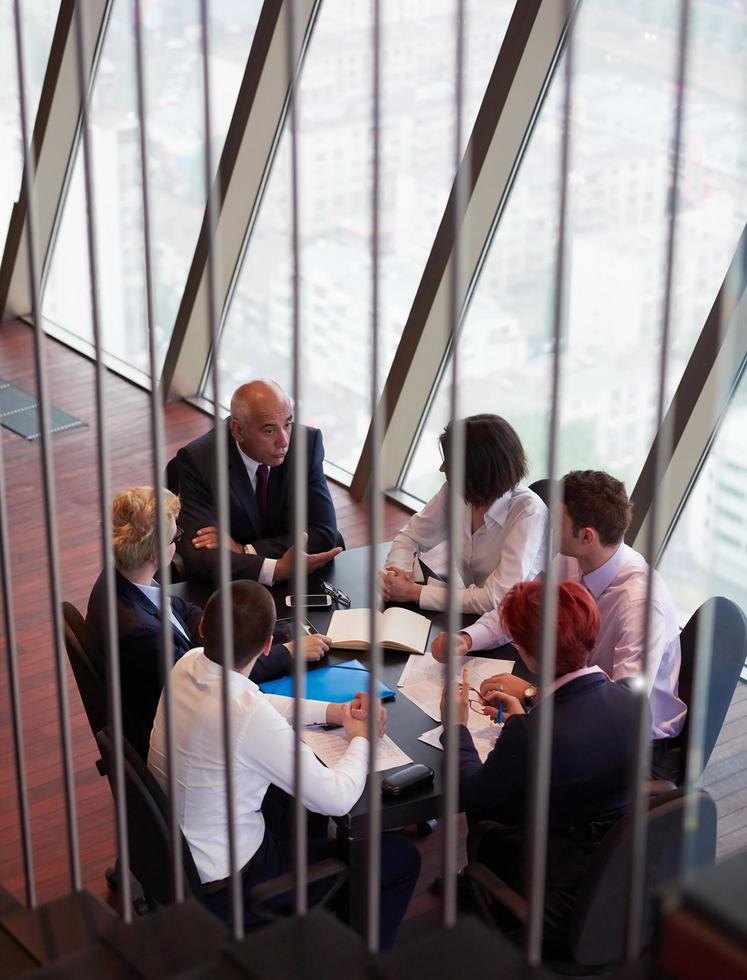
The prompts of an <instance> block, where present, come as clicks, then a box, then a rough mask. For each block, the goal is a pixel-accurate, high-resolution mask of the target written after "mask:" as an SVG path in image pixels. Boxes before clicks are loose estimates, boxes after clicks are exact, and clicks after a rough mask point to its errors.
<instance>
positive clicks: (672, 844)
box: [570, 790, 716, 967]
mask: <svg viewBox="0 0 747 980" xmlns="http://www.w3.org/2000/svg"><path fill="white" fill-rule="evenodd" d="M696 793H697V796H696V800H695V808H694V811H693V812H694V813H696V814H697V820H696V821H695V822H694V823H693V824H692V827H691V834H692V836H689V838H688V841H687V848H688V850H687V855H688V858H687V860H688V864H687V866H688V870H691V869H692V870H696V869H698V868H704V867H706V866H708V865H711V864H713V863H714V861H715V858H716V804H715V803H714V802H713V800H712V799H711V797H710V796H709V795H708V794H707V793H706V792H705V791H703V790H697V791H696ZM684 812H685V795H684V792H683V791H682V790H675V791H673V792H670V793H666V794H664V795H662V796H655V797H652V798H651V799H650V800H649V804H648V818H647V822H646V823H647V846H646V861H645V885H644V901H643V908H642V909H641V914H642V916H643V919H642V922H643V933H642V935H643V937H644V941H645V942H646V943H648V942H650V940H651V938H652V931H653V924H654V900H655V897H656V894H657V892H658V891H659V890H660V889H661V887H662V886H663V885H665V884H666V883H667V882H668V881H671V880H673V879H676V878H677V877H678V876H679V874H680V872H681V870H682V858H683V847H684V844H685V838H684V821H683V816H684ZM632 836H633V823H632V814H630V813H629V814H626V816H624V817H622V818H621V819H620V820H619V821H618V822H617V823H616V824H615V825H614V826H613V827H612V828H611V830H609V831H608V832H607V834H606V835H605V837H604V839H603V840H602V843H601V844H600V846H599V849H598V850H597V852H596V853H595V855H594V858H593V860H592V862H591V865H590V866H589V869H588V872H587V874H586V876H585V878H584V883H583V887H582V890H581V893H580V894H579V897H578V902H577V904H576V907H575V909H574V912H573V917H572V922H571V928H570V953H571V956H572V957H573V959H574V960H575V961H576V962H577V963H581V964H582V965H584V966H591V967H598V966H602V965H604V964H609V963H613V962H619V961H622V960H623V959H624V954H625V940H626V914H627V902H628V887H629V885H630V864H631V855H632Z"/></svg>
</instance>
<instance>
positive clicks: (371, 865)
mask: <svg viewBox="0 0 747 980" xmlns="http://www.w3.org/2000/svg"><path fill="white" fill-rule="evenodd" d="M372 14H373V18H372V25H371V47H372V56H373V59H372V60H373V65H372V78H371V81H372V100H371V141H372V171H371V429H372V433H373V436H372V438H373V445H374V452H373V457H372V461H371V482H370V484H369V494H370V497H369V528H370V535H369V539H370V542H371V547H370V553H369V562H368V608H369V609H370V610H371V619H370V624H371V650H370V654H369V670H370V684H369V695H370V701H371V705H372V706H373V705H374V703H375V698H376V692H377V691H378V687H379V675H380V674H381V646H380V643H379V630H378V620H377V617H376V609H377V608H378V605H379V590H378V585H377V574H378V561H377V547H376V546H377V544H378V543H379V540H380V538H381V533H382V526H383V503H384V502H383V488H382V487H381V485H380V484H381V465H380V461H379V451H380V448H381V408H380V406H379V372H380V369H381V338H380V330H379V327H380V322H379V318H380V291H379V276H380V272H381V261H380V260H381V254H380V248H379V244H380V243H379V236H380V234H381V201H380V193H381V186H380V185H381V181H380V177H381V143H380V138H381V36H382V25H381V0H373V4H372ZM377 714H378V713H377V712H376V711H375V710H371V712H370V714H369V719H368V741H369V745H370V750H369V769H368V791H369V800H370V810H369V822H368V949H369V952H371V953H376V952H377V951H378V948H379V925H380V922H379V920H380V912H379V893H380V891H381V776H380V774H379V773H378V772H377V769H376V767H377V762H378V741H379V738H378V735H379V733H378V717H377Z"/></svg>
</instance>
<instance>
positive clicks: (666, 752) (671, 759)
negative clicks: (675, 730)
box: [651, 738, 684, 785]
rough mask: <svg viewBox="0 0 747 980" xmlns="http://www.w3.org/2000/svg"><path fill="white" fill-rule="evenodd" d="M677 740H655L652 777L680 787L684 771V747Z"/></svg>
mask: <svg viewBox="0 0 747 980" xmlns="http://www.w3.org/2000/svg"><path fill="white" fill-rule="evenodd" d="M677 743H678V739H675V738H655V739H654V740H653V742H652V743H651V775H652V776H653V778H654V779H666V780H669V782H672V783H675V784H677V785H679V784H680V783H681V782H682V777H683V776H684V773H683V771H682V766H683V758H682V747H681V746H680V745H678V744H677Z"/></svg>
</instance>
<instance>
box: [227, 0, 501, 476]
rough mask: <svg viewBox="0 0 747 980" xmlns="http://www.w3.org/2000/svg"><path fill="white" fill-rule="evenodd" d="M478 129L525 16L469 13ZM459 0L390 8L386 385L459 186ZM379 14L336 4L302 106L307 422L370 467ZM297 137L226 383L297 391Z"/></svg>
mask: <svg viewBox="0 0 747 980" xmlns="http://www.w3.org/2000/svg"><path fill="white" fill-rule="evenodd" d="M465 6H466V9H467V20H466V52H465V64H466V66H467V69H466V71H467V77H466V79H465V89H466V91H465V118H464V132H465V134H469V131H470V129H471V126H472V123H473V122H474V118H475V115H476V114H477V109H478V107H479V104H480V100H481V98H482V95H483V92H484V89H485V86H486V84H487V81H488V78H489V77H490V72H491V71H492V68H493V65H494V64H495V59H496V57H497V54H498V51H499V49H500V45H501V41H502V39H503V35H504V33H505V30H506V26H507V24H508V20H509V17H510V14H511V10H512V7H513V4H512V3H509V2H508V0H501V2H495V3H491V4H480V3H478V2H476V0H470V2H468V3H466V4H465ZM454 9H455V5H454V3H453V0H419V2H413V3H408V4H404V3H402V2H401V0H387V2H385V3H383V4H382V21H383V42H382V48H383V59H382V61H383V64H382V106H381V114H382V126H381V137H382V138H381V319H380V323H381V341H382V380H383V378H384V377H385V372H386V371H387V370H388V368H389V365H390V363H391V359H392V357H393V355H394V351H395V349H396V346H397V343H398V342H399V338H400V336H401V333H402V329H403V327H404V324H405V321H406V320H407V315H408V312H409V309H410V305H411V304H412V300H413V298H414V296H415V291H416V289H417V286H418V283H419V280H420V276H421V274H422V271H423V267H424V265H425V262H426V259H427V257H428V252H429V249H430V247H431V243H432V241H433V238H434V236H435V233H436V229H437V228H438V224H439V222H440V220H441V216H442V214H443V209H444V206H445V204H446V200H447V197H448V194H449V191H450V189H451V183H452V180H453V175H454V167H453V158H454V152H453V146H454V143H453V140H454V136H453V126H454V122H453V117H454V110H453V99H454V96H453V82H452V81H451V79H452V77H453V67H454ZM370 16H371V10H370V5H369V4H358V3H350V2H349V0H324V3H323V4H322V6H321V9H320V12H319V15H318V21H317V24H316V26H315V28H314V33H313V36H312V39H311V45H310V48H309V51H308V54H307V57H306V63H305V65H304V69H303V75H302V79H301V85H300V94H299V99H298V110H299V111H298V118H299V165H300V178H299V185H300V194H299V198H300V239H301V246H300V260H301V272H302V295H301V319H302V331H303V338H304V339H303V343H304V365H303V366H304V371H305V375H304V376H305V403H304V406H303V408H304V419H303V421H305V422H308V423H311V424H314V425H318V426H320V427H321V428H322V430H323V432H324V437H325V444H326V448H327V458H328V459H330V460H332V461H333V462H334V463H336V464H337V465H338V466H340V467H342V468H343V469H347V470H348V471H352V470H353V469H354V468H355V464H356V462H357V460H358V456H359V454H360V450H361V446H362V444H363V440H364V438H365V435H366V431H367V429H368V425H369V421H370V322H371V267H370V250H371V240H370V239H371V186H370V182H371V155H372V141H371V86H372V83H371V72H372V68H371V22H370ZM289 208H290V171H289V133H288V132H287V130H286V131H285V132H284V134H283V136H282V138H281V140H280V144H279V147H278V150H277V153H276V157H275V160H274V162H273V169H272V173H271V176H270V179H269V182H268V186H267V190H266V193H265V197H264V200H263V202H262V204H261V208H260V211H259V214H258V217H257V220H256V223H255V225H254V228H253V231H252V233H251V238H250V240H249V242H248V245H247V249H246V254H245V258H244V262H243V266H242V269H241V271H240V274H239V276H238V280H237V285H236V288H235V291H234V294H233V297H232V299H231V302H230V306H229V310H228V314H227V318H226V323H225V327H224V330H223V335H222V341H221V348H220V352H219V367H220V372H221V388H222V390H223V391H224V392H226V394H227V395H228V394H229V393H230V392H231V391H232V390H233V389H234V388H236V387H237V386H238V385H239V384H241V383H242V382H245V381H247V380H249V379H250V378H253V377H262V376H269V377H272V378H274V379H275V380H277V381H278V382H279V383H280V384H281V385H283V386H284V387H286V388H290V381H291V374H292V354H291V344H292V285H291V269H292V261H293V257H292V254H291V251H290V242H291V235H290V212H289Z"/></svg>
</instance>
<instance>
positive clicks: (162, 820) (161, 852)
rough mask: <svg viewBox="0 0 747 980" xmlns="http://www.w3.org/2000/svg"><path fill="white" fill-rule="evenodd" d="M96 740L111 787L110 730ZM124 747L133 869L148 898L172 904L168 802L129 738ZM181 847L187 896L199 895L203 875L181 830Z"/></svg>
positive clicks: (112, 755)
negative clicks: (200, 874)
mask: <svg viewBox="0 0 747 980" xmlns="http://www.w3.org/2000/svg"><path fill="white" fill-rule="evenodd" d="M96 741H97V743H98V746H99V751H100V752H101V758H102V759H103V760H104V765H105V766H106V771H107V773H108V774H109V784H110V786H111V785H112V780H113V778H114V776H113V773H114V746H113V744H112V739H111V733H110V731H109V729H108V728H105V729H104V730H103V731H100V732H99V733H98V734H97V735H96ZM124 748H125V753H124V754H125V795H126V797H127V841H128V844H129V849H130V870H131V871H132V873H133V875H134V876H135V877H136V878H137V880H138V881H139V882H140V885H141V887H142V889H143V892H144V894H145V895H146V897H147V898H149V899H151V900H153V901H155V902H157V903H158V904H159V905H169V904H171V902H173V900H174V894H173V881H172V861H171V830H170V826H169V809H168V803H167V801H166V797H165V796H164V793H163V790H162V789H161V787H160V786H159V785H158V782H157V781H156V779H155V777H154V776H153V774H152V773H151V772H150V770H149V769H148V767H147V766H146V765H145V763H144V762H143V760H142V759H141V758H140V756H139V755H138V754H137V752H136V751H135V749H134V748H133V747H132V746H131V745H130V743H129V742H128V741H127V739H125V742H124ZM179 846H180V847H181V853H182V866H183V868H184V886H185V892H186V894H187V896H190V895H191V896H193V897H195V898H198V897H199V896H200V894H201V892H202V886H201V884H200V876H199V874H198V873H197V868H196V867H195V862H194V859H193V857H192V853H191V851H190V849H189V845H188V844H187V842H186V840H185V839H184V835H183V834H182V833H181V831H180V832H179Z"/></svg>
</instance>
